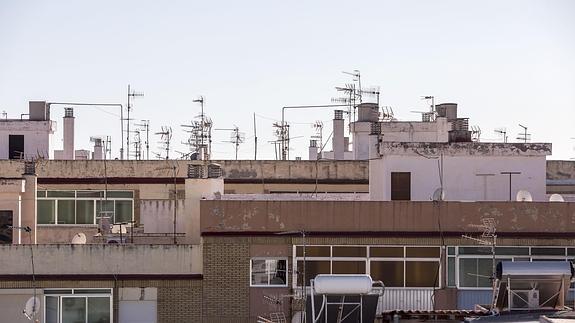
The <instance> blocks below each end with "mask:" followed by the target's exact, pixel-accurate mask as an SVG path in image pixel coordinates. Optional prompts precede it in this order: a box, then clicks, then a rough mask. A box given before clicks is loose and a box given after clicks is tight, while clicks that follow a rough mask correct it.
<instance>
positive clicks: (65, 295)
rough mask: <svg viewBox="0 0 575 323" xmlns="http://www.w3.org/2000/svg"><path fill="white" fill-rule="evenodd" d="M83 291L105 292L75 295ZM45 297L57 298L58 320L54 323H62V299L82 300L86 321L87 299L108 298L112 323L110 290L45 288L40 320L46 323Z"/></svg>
mask: <svg viewBox="0 0 575 323" xmlns="http://www.w3.org/2000/svg"><path fill="white" fill-rule="evenodd" d="M84 290H102V291H104V290H107V292H102V293H81V292H79V293H76V291H84ZM46 291H48V292H49V291H60V293H48V294H46ZM65 291H69V293H65ZM47 297H57V298H58V315H57V316H58V318H57V322H56V323H62V300H63V299H64V298H80V297H81V298H83V299H84V304H85V306H86V313H85V321H84V322H87V321H88V298H106V297H107V298H108V299H109V300H110V323H114V293H113V291H112V289H111V288H46V289H44V295H43V301H44V305H43V306H42V308H43V310H42V318H43V320H44V321H46V311H47V306H45V304H47V301H46V298H47Z"/></svg>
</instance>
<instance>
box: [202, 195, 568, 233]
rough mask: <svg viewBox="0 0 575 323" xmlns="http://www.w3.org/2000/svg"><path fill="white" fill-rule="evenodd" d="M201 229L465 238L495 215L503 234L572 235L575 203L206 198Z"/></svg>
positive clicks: (212, 231) (203, 202)
mask: <svg viewBox="0 0 575 323" xmlns="http://www.w3.org/2000/svg"><path fill="white" fill-rule="evenodd" d="M201 208H202V219H201V228H202V234H204V235H206V234H210V233H217V232H239V233H242V232H243V233H246V232H249V233H260V232H285V231H292V230H301V229H302V228H304V229H305V230H306V231H308V232H316V233H322V232H324V233H328V232H331V233H334V232H335V233H338V234H342V233H343V234H350V233H352V232H371V233H379V234H383V233H394V234H396V235H402V234H404V233H421V234H430V233H437V232H439V227H438V223H439V222H440V223H441V229H442V231H443V232H444V233H446V234H453V235H455V236H457V237H460V235H461V233H466V232H469V231H474V230H473V229H470V227H469V224H480V223H481V218H483V217H493V218H495V220H496V222H497V232H498V233H499V234H500V235H501V236H502V237H504V236H505V237H507V236H514V235H521V234H524V235H529V236H530V237H535V236H541V235H545V234H547V235H554V234H563V235H567V236H569V235H573V236H575V234H574V233H573V230H572V228H573V226H574V225H575V203H568V202H566V203H550V202H476V203H467V202H442V203H434V202H411V201H391V202H374V201H367V202H366V201H355V202H353V203H350V202H347V201H226V200H206V201H202V202H201Z"/></svg>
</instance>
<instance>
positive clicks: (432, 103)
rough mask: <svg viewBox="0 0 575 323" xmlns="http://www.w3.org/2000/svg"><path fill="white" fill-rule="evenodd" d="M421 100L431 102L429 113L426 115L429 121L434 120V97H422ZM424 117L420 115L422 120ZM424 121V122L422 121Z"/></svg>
mask: <svg viewBox="0 0 575 323" xmlns="http://www.w3.org/2000/svg"><path fill="white" fill-rule="evenodd" d="M421 99H422V100H427V101H428V102H429V101H431V103H430V104H429V112H428V113H427V115H426V116H427V117H429V121H434V120H435V96H433V95H424V96H422V97H421ZM423 117H424V116H423V115H422V118H423ZM423 121H425V120H423Z"/></svg>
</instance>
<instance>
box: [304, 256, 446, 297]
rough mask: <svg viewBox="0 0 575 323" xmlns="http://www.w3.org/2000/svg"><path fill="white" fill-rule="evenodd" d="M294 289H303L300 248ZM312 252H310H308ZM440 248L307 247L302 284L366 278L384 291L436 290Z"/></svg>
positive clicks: (438, 280)
mask: <svg viewBox="0 0 575 323" xmlns="http://www.w3.org/2000/svg"><path fill="white" fill-rule="evenodd" d="M294 248H295V250H294V253H295V254H294V256H295V259H296V265H294V266H297V267H294V270H293V272H294V276H293V278H294V279H293V282H294V288H295V287H297V286H302V281H301V280H302V277H303V263H304V262H303V256H302V255H303V247H302V246H294ZM310 250H311V251H310ZM439 258H440V248H439V247H429V246H425V247H415V246H414V247H411V246H410V247H403V246H306V261H305V262H306V266H305V267H306V270H305V281H306V285H307V286H309V281H310V280H311V279H314V278H315V276H317V275H318V274H368V275H370V276H371V278H372V279H373V280H381V281H382V282H383V283H384V284H385V286H386V287H400V288H404V287H434V286H435V287H437V286H439V282H440V281H441V280H440V279H439V275H440V270H439V269H440V261H439Z"/></svg>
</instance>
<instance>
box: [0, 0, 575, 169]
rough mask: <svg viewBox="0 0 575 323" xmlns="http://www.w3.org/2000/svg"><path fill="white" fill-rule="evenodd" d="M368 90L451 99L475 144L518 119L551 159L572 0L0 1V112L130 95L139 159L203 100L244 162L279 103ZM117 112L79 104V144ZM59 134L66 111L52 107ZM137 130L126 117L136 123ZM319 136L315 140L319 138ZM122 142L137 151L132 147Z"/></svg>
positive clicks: (565, 114) (574, 32) (571, 75)
mask: <svg viewBox="0 0 575 323" xmlns="http://www.w3.org/2000/svg"><path fill="white" fill-rule="evenodd" d="M353 70H359V71H360V72H361V76H362V85H364V86H367V87H370V86H379V88H380V91H381V93H382V94H381V97H380V102H381V105H385V106H391V107H392V108H393V111H394V112H395V117H396V118H398V119H399V120H418V119H419V118H420V116H419V115H418V114H417V113H413V112H411V111H421V110H427V109H428V106H427V102H426V101H425V100H421V96H425V95H433V96H435V98H436V103H442V102H455V103H458V105H459V109H458V110H459V115H460V116H461V117H469V118H470V119H469V123H470V125H474V126H479V127H480V129H481V131H482V134H481V141H499V142H501V141H502V139H501V137H500V136H499V135H498V134H497V133H495V131H494V130H495V129H498V128H506V129H507V132H508V136H509V141H510V142H516V141H518V140H517V139H516V137H517V135H518V133H519V132H521V131H522V129H521V128H520V126H519V124H522V125H525V126H527V127H528V132H529V133H531V134H532V142H551V143H552V144H553V155H552V156H551V157H550V159H571V158H574V157H575V150H574V146H575V139H573V138H575V127H574V124H575V1H571V0H496V1H492V0H475V1H474V0H468V1H460V0H453V1H451V0H449V1H448V0H438V1H429V0H402V1H381V0H380V1H337V0H330V1H274V0H266V1H142V0H139V1H130V0H128V1H114V0H98V1H73V0H70V1H64V0H52V1H41V0H38V1H31V0H0V112H2V111H5V112H6V113H8V117H9V118H18V117H19V116H20V114H21V113H27V110H28V104H27V102H28V101H30V100H46V101H51V102H62V101H74V102H101V103H123V104H125V103H126V92H127V85H128V84H131V86H132V88H133V89H135V90H137V91H139V92H143V93H144V97H141V98H135V100H134V102H133V110H132V113H131V116H130V117H132V118H133V119H135V122H138V120H142V119H147V120H150V127H151V132H150V146H151V153H150V155H151V156H150V157H151V158H152V157H154V158H155V155H154V153H160V152H161V150H160V144H159V141H160V136H159V135H154V133H156V132H159V131H161V129H162V126H164V127H171V128H172V131H173V137H172V147H173V150H172V152H171V154H170V157H172V158H173V157H178V156H179V155H180V154H179V153H177V152H176V151H179V152H187V151H188V148H187V147H186V146H185V145H183V144H182V143H181V142H183V141H185V140H186V138H187V133H185V132H184V131H183V128H182V127H181V125H182V124H187V123H190V121H191V120H193V119H194V118H195V117H196V116H197V115H198V114H199V113H200V107H199V105H198V104H197V103H194V102H192V101H193V100H194V99H197V98H198V97H199V96H204V97H205V111H206V113H207V114H208V115H209V117H210V118H211V119H212V121H213V123H214V128H218V129H220V128H223V129H228V128H232V127H234V126H237V127H239V130H240V132H242V133H244V134H245V142H244V143H242V144H240V146H239V158H240V159H253V158H254V145H255V144H254V114H255V119H256V129H257V137H258V155H257V158H258V159H274V158H275V153H274V146H273V145H272V144H271V143H269V142H270V141H273V140H275V137H274V134H273V127H272V124H273V123H274V122H276V121H278V120H280V119H281V108H282V107H283V106H290V105H321V104H330V103H331V99H332V98H334V97H339V93H338V92H337V91H336V90H335V87H336V86H343V85H345V84H347V83H351V82H352V79H351V77H350V76H349V75H346V74H344V73H342V72H343V71H353ZM119 112H120V111H119V109H118V108H93V107H82V108H76V109H75V111H74V113H75V116H76V147H77V149H81V148H83V149H90V147H91V144H90V141H89V139H90V137H91V136H104V135H110V136H111V137H112V155H113V157H118V156H119V148H120V141H119V140H120V138H119V137H120V121H119ZM51 113H52V119H53V120H56V122H57V131H56V133H55V134H54V136H53V139H52V142H51V145H52V147H53V148H55V149H60V148H61V146H62V140H61V137H62V132H61V130H62V122H61V120H62V116H63V114H64V111H63V107H61V106H60V107H54V108H53V109H52V112H51ZM332 117H333V112H332V110H331V109H315V110H300V111H295V110H291V111H288V112H286V120H287V121H289V122H290V125H291V127H290V135H291V136H292V138H293V139H292V141H291V149H292V150H291V151H290V157H291V158H292V159H293V158H295V157H296V156H301V157H302V158H303V159H307V150H308V149H307V147H308V143H309V139H310V136H312V135H313V134H314V129H313V127H312V124H313V123H314V122H315V121H316V120H320V121H322V122H323V123H324V125H325V126H324V130H323V133H324V138H325V137H328V136H329V134H330V133H331V119H332ZM133 128H134V127H132V129H133ZM227 141H230V132H229V131H223V130H222V131H219V130H218V131H214V133H213V148H212V152H213V158H214V159H233V158H234V154H235V151H234V145H233V144H232V143H229V142H227ZM330 146H331V144H330V143H328V144H327V145H326V147H325V150H330V149H331V147H330ZM132 150H133V149H132Z"/></svg>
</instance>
